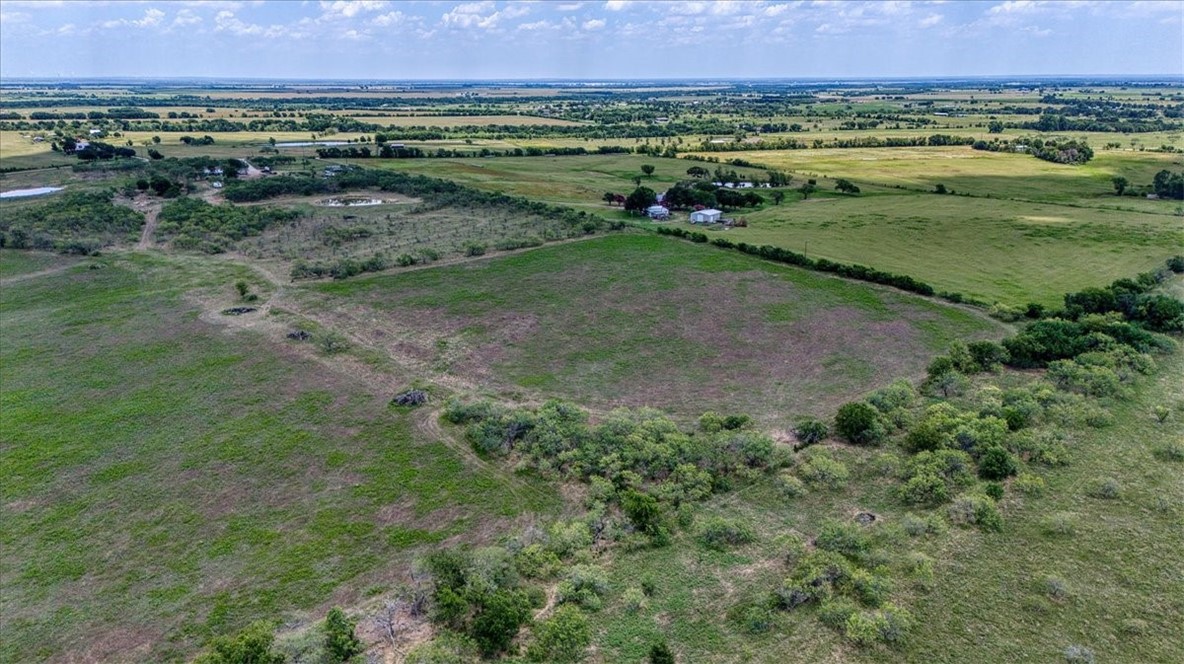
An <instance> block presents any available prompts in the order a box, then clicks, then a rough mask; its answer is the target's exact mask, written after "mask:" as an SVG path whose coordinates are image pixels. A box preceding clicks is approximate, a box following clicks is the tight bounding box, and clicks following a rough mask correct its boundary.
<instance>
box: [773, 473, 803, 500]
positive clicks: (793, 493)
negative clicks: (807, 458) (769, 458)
mask: <svg viewBox="0 0 1184 664" xmlns="http://www.w3.org/2000/svg"><path fill="white" fill-rule="evenodd" d="M777 488H778V489H779V490H780V491H781V495H783V496H785V497H786V498H797V497H799V496H804V495H806V494H807V493H809V492H808V491H807V490H806V484H805V482H803V481H801V480H800V479H798V478H797V477H795V476H794V475H790V474H789V473H781V474H780V475H778V476H777Z"/></svg>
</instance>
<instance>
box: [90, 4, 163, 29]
mask: <svg viewBox="0 0 1184 664" xmlns="http://www.w3.org/2000/svg"><path fill="white" fill-rule="evenodd" d="M163 20H164V12H162V11H160V10H159V9H156V8H155V7H152V8H150V9H147V10H145V11H144V16H143V17H142V18H139V19H136V20H129V19H126V18H121V19H116V20H111V21H103V22H102V23H100V25H101V26H102V27H104V28H122V27H126V26H131V27H133V28H151V27H154V26H157V25H160V22H161V21H163Z"/></svg>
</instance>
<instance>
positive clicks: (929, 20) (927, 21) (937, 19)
mask: <svg viewBox="0 0 1184 664" xmlns="http://www.w3.org/2000/svg"><path fill="white" fill-rule="evenodd" d="M944 19H945V17H944V16H942V15H941V14H930V15H929V16H926V17H925V18H923V19H921V20H920V21H918V22H917V25H919V26H921V27H922V28H932V27H933V26H935V25H937V24H938V23H941V22H942V20H944Z"/></svg>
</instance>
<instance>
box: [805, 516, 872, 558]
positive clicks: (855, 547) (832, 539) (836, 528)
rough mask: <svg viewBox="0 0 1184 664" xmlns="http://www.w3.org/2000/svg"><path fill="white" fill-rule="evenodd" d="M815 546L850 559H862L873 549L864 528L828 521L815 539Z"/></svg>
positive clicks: (852, 524)
mask: <svg viewBox="0 0 1184 664" xmlns="http://www.w3.org/2000/svg"><path fill="white" fill-rule="evenodd" d="M814 545H815V546H817V547H818V548H819V549H822V550H823V551H834V552H835V553H841V554H843V555H844V556H847V557H848V558H860V557H862V556H864V555H866V554H867V552H868V550H869V549H870V548H871V540H870V539H869V538H868V536H867V533H866V532H864V530H863V528H861V527H860V526H858V525H856V524H854V523H843V522H841V521H826V522H825V523H823V524H822V528H821V529H819V531H818V536H817V537H815V538H814Z"/></svg>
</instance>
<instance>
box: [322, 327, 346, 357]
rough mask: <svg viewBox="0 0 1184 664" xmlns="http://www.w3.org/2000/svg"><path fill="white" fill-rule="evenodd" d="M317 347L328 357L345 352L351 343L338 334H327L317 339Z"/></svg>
mask: <svg viewBox="0 0 1184 664" xmlns="http://www.w3.org/2000/svg"><path fill="white" fill-rule="evenodd" d="M317 347H318V348H320V349H321V352H322V353H324V354H326V355H336V354H338V353H343V352H345V351H346V349H348V348H349V342H348V341H346V339H345V337H344V336H342V335H340V334H338V333H337V332H326V333H324V334H322V335H320V336H318V337H317Z"/></svg>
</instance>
